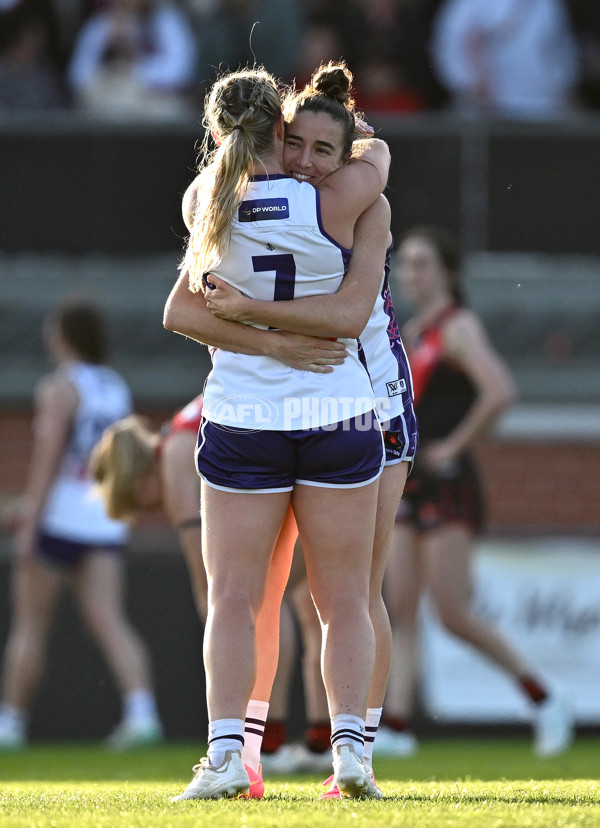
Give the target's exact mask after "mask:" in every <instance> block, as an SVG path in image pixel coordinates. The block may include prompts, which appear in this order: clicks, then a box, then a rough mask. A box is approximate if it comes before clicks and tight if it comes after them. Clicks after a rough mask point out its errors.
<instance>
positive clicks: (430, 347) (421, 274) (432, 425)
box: [375, 227, 573, 756]
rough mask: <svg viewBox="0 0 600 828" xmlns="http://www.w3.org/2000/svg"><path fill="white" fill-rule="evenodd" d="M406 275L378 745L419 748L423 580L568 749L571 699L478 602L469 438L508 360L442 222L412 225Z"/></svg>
mask: <svg viewBox="0 0 600 828" xmlns="http://www.w3.org/2000/svg"><path fill="white" fill-rule="evenodd" d="M398 255H399V269H398V275H399V284H400V288H401V291H402V293H403V296H404V298H405V300H406V301H407V302H408V303H409V304H410V305H412V306H414V308H415V310H416V313H415V315H414V316H413V317H412V318H411V319H409V320H408V322H407V323H406V324H405V326H404V327H403V329H402V337H403V340H404V343H405V345H406V350H407V353H408V357H409V362H410V365H411V370H412V375H413V385H414V392H415V410H416V413H417V418H418V422H419V434H420V440H421V446H420V449H419V453H418V455H417V461H416V463H415V468H414V470H413V473H412V475H411V477H410V478H409V480H408V482H407V485H406V489H405V492H404V497H403V500H402V502H401V504H400V507H399V509H398V514H397V517H396V527H395V534H394V538H393V542H392V547H391V550H390V560H389V565H388V569H387V572H386V576H385V595H386V600H387V606H388V609H389V612H390V617H391V619H392V626H393V634H394V651H393V658H392V671H391V674H390V682H389V686H388V694H387V698H386V719H385V724H386V725H387V727H386V728H385V729H382V730H383V732H380V733H379V738H378V741H377V743H376V745H375V752H376V753H377V752H379V753H387V754H389V755H400V756H401V755H407V754H410V753H414V751H415V750H416V749H417V743H416V740H415V737H414V735H413V734H412V733H411V732H410V730H409V724H408V721H409V718H410V714H411V707H412V693H413V687H414V683H415V675H416V670H417V664H416V650H417V643H418V642H417V632H416V622H417V610H418V606H419V600H420V597H421V593H422V591H423V590H425V589H427V590H428V593H429V595H430V597H431V598H432V600H433V602H434V605H435V608H436V610H437V613H438V615H439V619H440V621H441V623H442V624H443V625H444V627H446V629H447V630H448V631H449V632H451V633H453V634H454V635H456V636H457V637H458V638H460V639H462V640H463V641H465V642H466V643H468V644H470V645H471V646H473V647H475V648H476V649H477V650H479V651H480V652H481V653H482V654H484V655H485V656H487V657H488V658H489V659H491V660H492V661H493V662H495V663H496V664H497V665H498V666H499V667H501V668H502V669H504V670H506V672H508V673H509V674H510V675H511V676H513V678H514V679H515V681H516V682H518V684H519V686H520V688H521V689H522V690H523V692H524V693H525V694H526V696H527V698H528V699H529V700H530V701H531V702H532V705H533V721H534V726H535V750H536V752H537V753H539V754H540V755H545V756H549V755H553V754H556V753H560V752H561V751H563V750H564V749H565V748H566V747H568V745H569V744H570V742H571V739H572V727H573V721H572V712H571V709H570V706H569V704H568V703H567V700H566V699H565V698H564V697H563V696H562V695H560V694H558V693H552V692H550V690H549V689H548V688H547V687H546V686H545V684H544V682H543V681H542V680H541V679H540V678H539V677H538V676H537V675H536V674H535V670H534V669H533V668H532V667H531V665H529V664H528V663H527V662H526V661H524V660H523V658H522V657H521V656H520V655H518V654H517V652H516V651H515V650H514V649H513V648H512V646H511V645H510V644H509V643H508V642H507V641H506V640H505V639H504V638H503V637H502V635H501V634H500V633H499V632H498V631H497V630H496V629H495V628H494V627H493V626H492V625H491V624H490V623H489V622H488V621H487V620H485V619H483V618H481V617H479V616H477V615H476V614H475V612H474V609H473V606H472V600H471V598H472V560H473V550H474V541H475V539H476V538H477V536H478V535H479V534H480V532H481V530H482V526H483V517H484V516H483V493H482V490H481V484H480V477H479V473H478V471H477V468H476V465H475V461H474V457H473V453H472V448H473V444H474V442H475V441H476V439H477V438H478V437H480V436H481V435H482V434H484V433H485V432H486V431H487V430H488V429H489V428H490V426H491V425H492V423H493V422H494V420H495V419H496V417H497V416H498V415H499V414H500V412H501V411H503V410H505V409H506V408H507V407H508V406H509V405H510V404H511V403H512V402H513V400H514V398H515V386H514V383H513V380H512V377H511V375H510V374H509V372H508V369H507V367H506V366H505V364H504V363H503V361H502V360H501V358H500V356H499V355H498V354H497V353H496V351H495V350H494V348H493V347H492V345H491V343H490V341H489V339H488V336H487V333H486V331H485V330H484V328H483V325H482V323H481V320H480V318H479V317H478V316H477V315H476V314H475V313H474V312H473V311H472V310H470V309H468V308H467V307H465V304H464V300H463V295H462V292H461V288H460V284H459V275H460V267H461V261H460V253H459V248H458V244H457V243H456V241H455V239H454V237H453V236H452V235H451V234H450V233H448V232H447V231H446V230H445V229H443V228H440V227H416V228H413V229H411V230H409V231H407V232H406V234H405V235H404V237H403V239H402V241H401V244H400V247H399V254H398Z"/></svg>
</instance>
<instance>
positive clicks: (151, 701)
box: [123, 690, 158, 724]
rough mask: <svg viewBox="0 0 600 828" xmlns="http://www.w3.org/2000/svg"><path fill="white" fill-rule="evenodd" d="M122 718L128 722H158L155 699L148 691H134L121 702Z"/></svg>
mask: <svg viewBox="0 0 600 828" xmlns="http://www.w3.org/2000/svg"><path fill="white" fill-rule="evenodd" d="M123 718H124V719H125V720H126V721H128V722H136V723H138V722H143V723H144V724H145V723H146V722H149V721H152V722H154V721H158V710H157V708H156V698H155V697H154V693H151V692H150V691H149V690H134V691H133V692H132V693H127V695H126V696H125V698H124V700H123Z"/></svg>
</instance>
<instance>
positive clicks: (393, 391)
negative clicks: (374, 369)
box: [385, 379, 406, 397]
mask: <svg viewBox="0 0 600 828" xmlns="http://www.w3.org/2000/svg"><path fill="white" fill-rule="evenodd" d="M385 386H386V388H387V392H388V397H397V396H398V395H399V394H403V393H404V392H405V391H406V380H405V379H397V380H394V381H393V382H386V384H385Z"/></svg>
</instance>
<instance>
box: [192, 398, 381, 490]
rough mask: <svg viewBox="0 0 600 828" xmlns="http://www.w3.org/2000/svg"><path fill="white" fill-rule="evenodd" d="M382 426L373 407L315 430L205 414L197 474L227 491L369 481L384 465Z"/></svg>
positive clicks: (339, 486)
mask: <svg viewBox="0 0 600 828" xmlns="http://www.w3.org/2000/svg"><path fill="white" fill-rule="evenodd" d="M383 463H384V452H383V438H382V432H381V428H380V426H379V423H378V421H377V417H376V416H375V413H374V412H373V411H369V412H368V413H367V414H364V415H363V416H362V417H358V418H355V419H351V420H344V421H343V422H340V423H333V424H332V425H328V426H324V427H321V428H316V429H310V430H298V431H268V430H265V431H250V430H248V429H244V428H231V427H229V426H227V427H226V428H224V427H223V426H220V425H219V424H218V423H213V422H210V421H209V420H206V419H204V418H203V419H202V423H201V425H200V431H199V434H198V448H197V449H196V467H197V469H198V474H199V475H200V477H202V479H203V480H205V481H206V482H207V483H208V484H209V485H210V486H213V487H214V488H216V489H224V490H226V491H244V492H257V491H260V492H288V491H292V489H293V488H294V486H295V485H296V484H306V485H309V486H324V487H330V488H336V489H346V488H355V487H358V486H365V485H366V484H367V483H370V482H371V481H373V480H376V479H377V478H378V477H379V475H380V474H381V471H382V469H383Z"/></svg>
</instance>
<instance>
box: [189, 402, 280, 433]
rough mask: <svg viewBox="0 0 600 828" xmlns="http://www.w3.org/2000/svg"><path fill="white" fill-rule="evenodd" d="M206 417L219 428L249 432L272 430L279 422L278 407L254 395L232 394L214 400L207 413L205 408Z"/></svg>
mask: <svg viewBox="0 0 600 828" xmlns="http://www.w3.org/2000/svg"><path fill="white" fill-rule="evenodd" d="M204 415H205V416H206V418H207V419H208V420H211V421H212V423H213V425H214V426H216V427H217V428H222V429H224V430H225V431H227V430H228V429H238V428H243V429H247V430H248V431H264V430H265V429H266V428H272V427H273V425H274V424H275V422H276V421H277V417H278V412H277V407H276V406H275V405H274V404H273V403H272V402H271V401H270V400H267V399H266V398H265V397H258V396H254V395H253V394H232V395H231V396H229V397H221V398H220V399H216V400H214V402H213V403H212V405H211V406H210V411H207V408H206V406H204Z"/></svg>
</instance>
